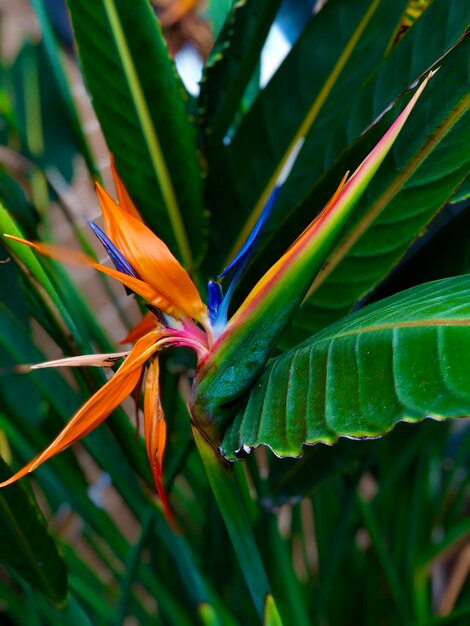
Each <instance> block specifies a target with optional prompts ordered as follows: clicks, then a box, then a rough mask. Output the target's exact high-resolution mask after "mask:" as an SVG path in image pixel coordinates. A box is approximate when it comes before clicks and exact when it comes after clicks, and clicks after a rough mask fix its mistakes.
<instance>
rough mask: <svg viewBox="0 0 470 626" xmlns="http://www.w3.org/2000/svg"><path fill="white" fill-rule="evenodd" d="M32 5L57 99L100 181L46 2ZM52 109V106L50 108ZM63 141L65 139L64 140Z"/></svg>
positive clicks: (46, 80)
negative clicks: (39, 27)
mask: <svg viewBox="0 0 470 626" xmlns="http://www.w3.org/2000/svg"><path fill="white" fill-rule="evenodd" d="M31 4H32V6H33V8H34V10H35V12H36V15H37V18H38V20H39V23H40V25H41V35H42V41H43V44H44V51H45V55H46V57H47V60H48V63H49V64H50V68H48V69H49V72H50V73H51V74H52V77H53V78H52V81H53V83H54V84H55V85H56V88H57V92H58V93H57V96H58V97H57V99H58V100H59V102H60V104H61V109H63V110H64V112H65V114H66V116H67V118H68V121H69V124H70V130H71V132H72V134H73V136H74V138H75V140H76V142H77V146H78V148H79V149H80V152H81V153H82V155H83V157H84V159H85V161H86V164H87V166H88V169H89V171H90V174H91V176H93V177H94V178H97V179H98V180H99V179H100V172H99V169H98V167H97V165H96V163H95V160H94V158H93V154H92V152H91V150H90V146H89V143H88V139H87V137H86V136H85V133H84V131H83V128H82V125H81V121H80V117H79V114H78V111H77V107H76V105H75V100H74V98H73V96H72V94H71V88H70V84H69V81H68V78H67V74H66V71H65V68H64V66H63V63H62V58H61V54H62V51H61V49H60V47H59V46H58V44H57V40H56V37H55V34H54V31H53V29H52V27H51V23H50V20H49V17H48V15H47V12H46V10H45V7H44V0H32V1H31ZM48 82H51V75H49V76H48V79H44V83H45V84H47V83H48ZM49 108H50V106H49ZM52 113H53V116H54V118H55V115H56V114H57V112H56V111H53V112H52ZM49 135H50V132H49V131H48V132H47V133H46V136H49ZM62 141H63V139H62Z"/></svg>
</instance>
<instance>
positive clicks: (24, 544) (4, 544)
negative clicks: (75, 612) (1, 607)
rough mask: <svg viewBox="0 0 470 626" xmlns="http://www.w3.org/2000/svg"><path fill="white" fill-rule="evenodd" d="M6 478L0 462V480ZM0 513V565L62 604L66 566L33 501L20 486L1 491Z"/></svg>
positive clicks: (4, 469)
mask: <svg viewBox="0 0 470 626" xmlns="http://www.w3.org/2000/svg"><path fill="white" fill-rule="evenodd" d="M9 476H11V471H10V470H9V469H8V467H7V465H6V464H5V462H4V461H3V460H2V459H1V458H0V480H6V479H7V478H8V477H9ZM0 511H1V519H2V523H1V524H0V561H2V562H3V563H4V564H6V565H8V566H9V567H11V568H12V569H14V570H15V572H17V573H18V574H20V576H21V577H22V578H24V579H25V580H26V581H28V582H29V583H30V584H31V585H32V586H33V587H34V588H35V589H38V590H39V591H41V592H42V593H44V594H45V595H46V596H47V597H48V598H50V599H51V600H52V601H53V602H56V603H57V602H62V601H63V600H64V599H65V595H66V593H67V570H66V568H65V563H64V561H63V560H62V558H61V556H60V554H59V552H58V550H57V547H56V544H55V542H54V540H53V539H52V537H51V536H50V535H49V533H48V532H47V529H46V524H45V521H44V518H43V517H42V515H41V513H40V511H39V509H38V508H37V506H36V505H35V504H34V503H33V500H32V498H31V497H30V496H29V495H28V494H27V493H26V491H25V490H24V488H23V487H22V486H21V485H19V484H17V485H12V486H10V487H7V488H5V489H2V490H1V491H0Z"/></svg>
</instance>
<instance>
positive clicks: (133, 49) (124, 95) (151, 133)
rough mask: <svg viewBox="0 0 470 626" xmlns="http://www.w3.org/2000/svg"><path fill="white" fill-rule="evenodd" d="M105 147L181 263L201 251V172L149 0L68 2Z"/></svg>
mask: <svg viewBox="0 0 470 626" xmlns="http://www.w3.org/2000/svg"><path fill="white" fill-rule="evenodd" d="M68 5H69V10H70V14H71V17H72V22H73V27H74V32H75V38H76V40H77V43H78V47H79V53H80V59H81V62H82V67H83V70H84V73H85V78H86V80H87V85H88V88H89V89H90V91H91V94H92V97H93V104H94V107H95V110H96V113H97V115H98V118H99V120H100V123H101V126H102V129H103V132H104V135H105V138H106V141H107V143H108V147H109V149H110V151H111V152H112V153H113V154H114V157H115V159H116V165H117V169H118V171H119V173H120V175H121V177H122V179H123V180H124V182H125V184H126V186H127V188H128V190H129V192H130V194H131V195H132V197H133V199H134V201H135V202H136V205H137V207H138V208H139V211H140V212H141V214H142V216H143V218H144V219H145V221H146V222H147V223H148V225H149V226H150V227H151V228H152V229H153V230H154V231H155V232H156V233H158V235H159V236H160V237H161V238H162V239H164V241H165V242H166V244H167V245H168V246H169V247H170V248H171V249H172V251H173V252H174V253H175V254H176V255H177V256H178V257H179V258H180V259H181V260H182V261H183V263H184V264H185V266H186V267H188V268H189V269H193V268H194V266H195V263H196V261H197V259H198V258H199V257H200V256H201V254H202V250H203V234H204V232H203V228H204V216H203V205H202V184H201V171H200V167H199V162H198V157H197V153H196V148H195V133H194V129H193V128H192V127H191V125H190V122H189V119H188V116H187V113H186V110H185V103H184V100H183V98H184V94H183V90H182V87H181V85H180V83H179V81H178V78H177V76H176V73H175V69H174V66H173V62H172V61H171V60H170V58H169V55H168V51H167V49H166V45H165V43H164V41H163V37H162V34H161V30H160V27H159V25H158V22H157V20H156V17H155V15H154V13H153V11H152V9H151V6H150V3H149V2H148V0H135V1H134V2H132V3H129V2H127V1H126V0H99V1H98V2H95V3H93V5H92V6H91V5H90V3H89V2H87V1H86V0H69V2H68Z"/></svg>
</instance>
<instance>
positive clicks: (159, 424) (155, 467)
mask: <svg viewBox="0 0 470 626" xmlns="http://www.w3.org/2000/svg"><path fill="white" fill-rule="evenodd" d="M159 369H160V368H159V365H158V358H155V359H153V361H152V363H151V364H150V366H149V371H148V374H147V380H146V382H145V396H144V437H145V445H146V448H147V456H148V459H149V463H150V467H151V469H152V474H153V477H154V479H155V486H156V487H157V492H158V495H159V496H160V500H161V502H162V505H163V511H164V513H165V517H166V518H167V520H168V522H169V523H170V524H172V525H173V526H174V518H173V514H172V512H171V508H170V503H169V502H168V497H167V495H166V492H165V488H164V486H163V455H164V454H165V444H166V422H165V415H164V413H163V408H162V404H161V402H160V383H159V380H158V374H159Z"/></svg>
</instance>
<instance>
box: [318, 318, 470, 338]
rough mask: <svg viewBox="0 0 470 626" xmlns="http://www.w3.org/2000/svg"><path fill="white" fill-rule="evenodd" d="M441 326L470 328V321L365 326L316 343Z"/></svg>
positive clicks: (416, 321) (446, 320) (433, 321)
mask: <svg viewBox="0 0 470 626" xmlns="http://www.w3.org/2000/svg"><path fill="white" fill-rule="evenodd" d="M439 326H470V319H431V320H413V321H409V322H398V323H397V322H391V323H390V324H377V325H375V326H365V327H364V328H354V329H351V330H346V331H344V332H342V333H337V334H335V335H333V336H329V337H320V338H319V339H318V340H317V341H315V343H316V344H317V343H320V342H321V341H332V340H333V339H339V338H340V337H348V336H353V335H362V334H363V333H373V332H379V331H382V330H395V329H400V328H425V327H428V328H434V327H439Z"/></svg>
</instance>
